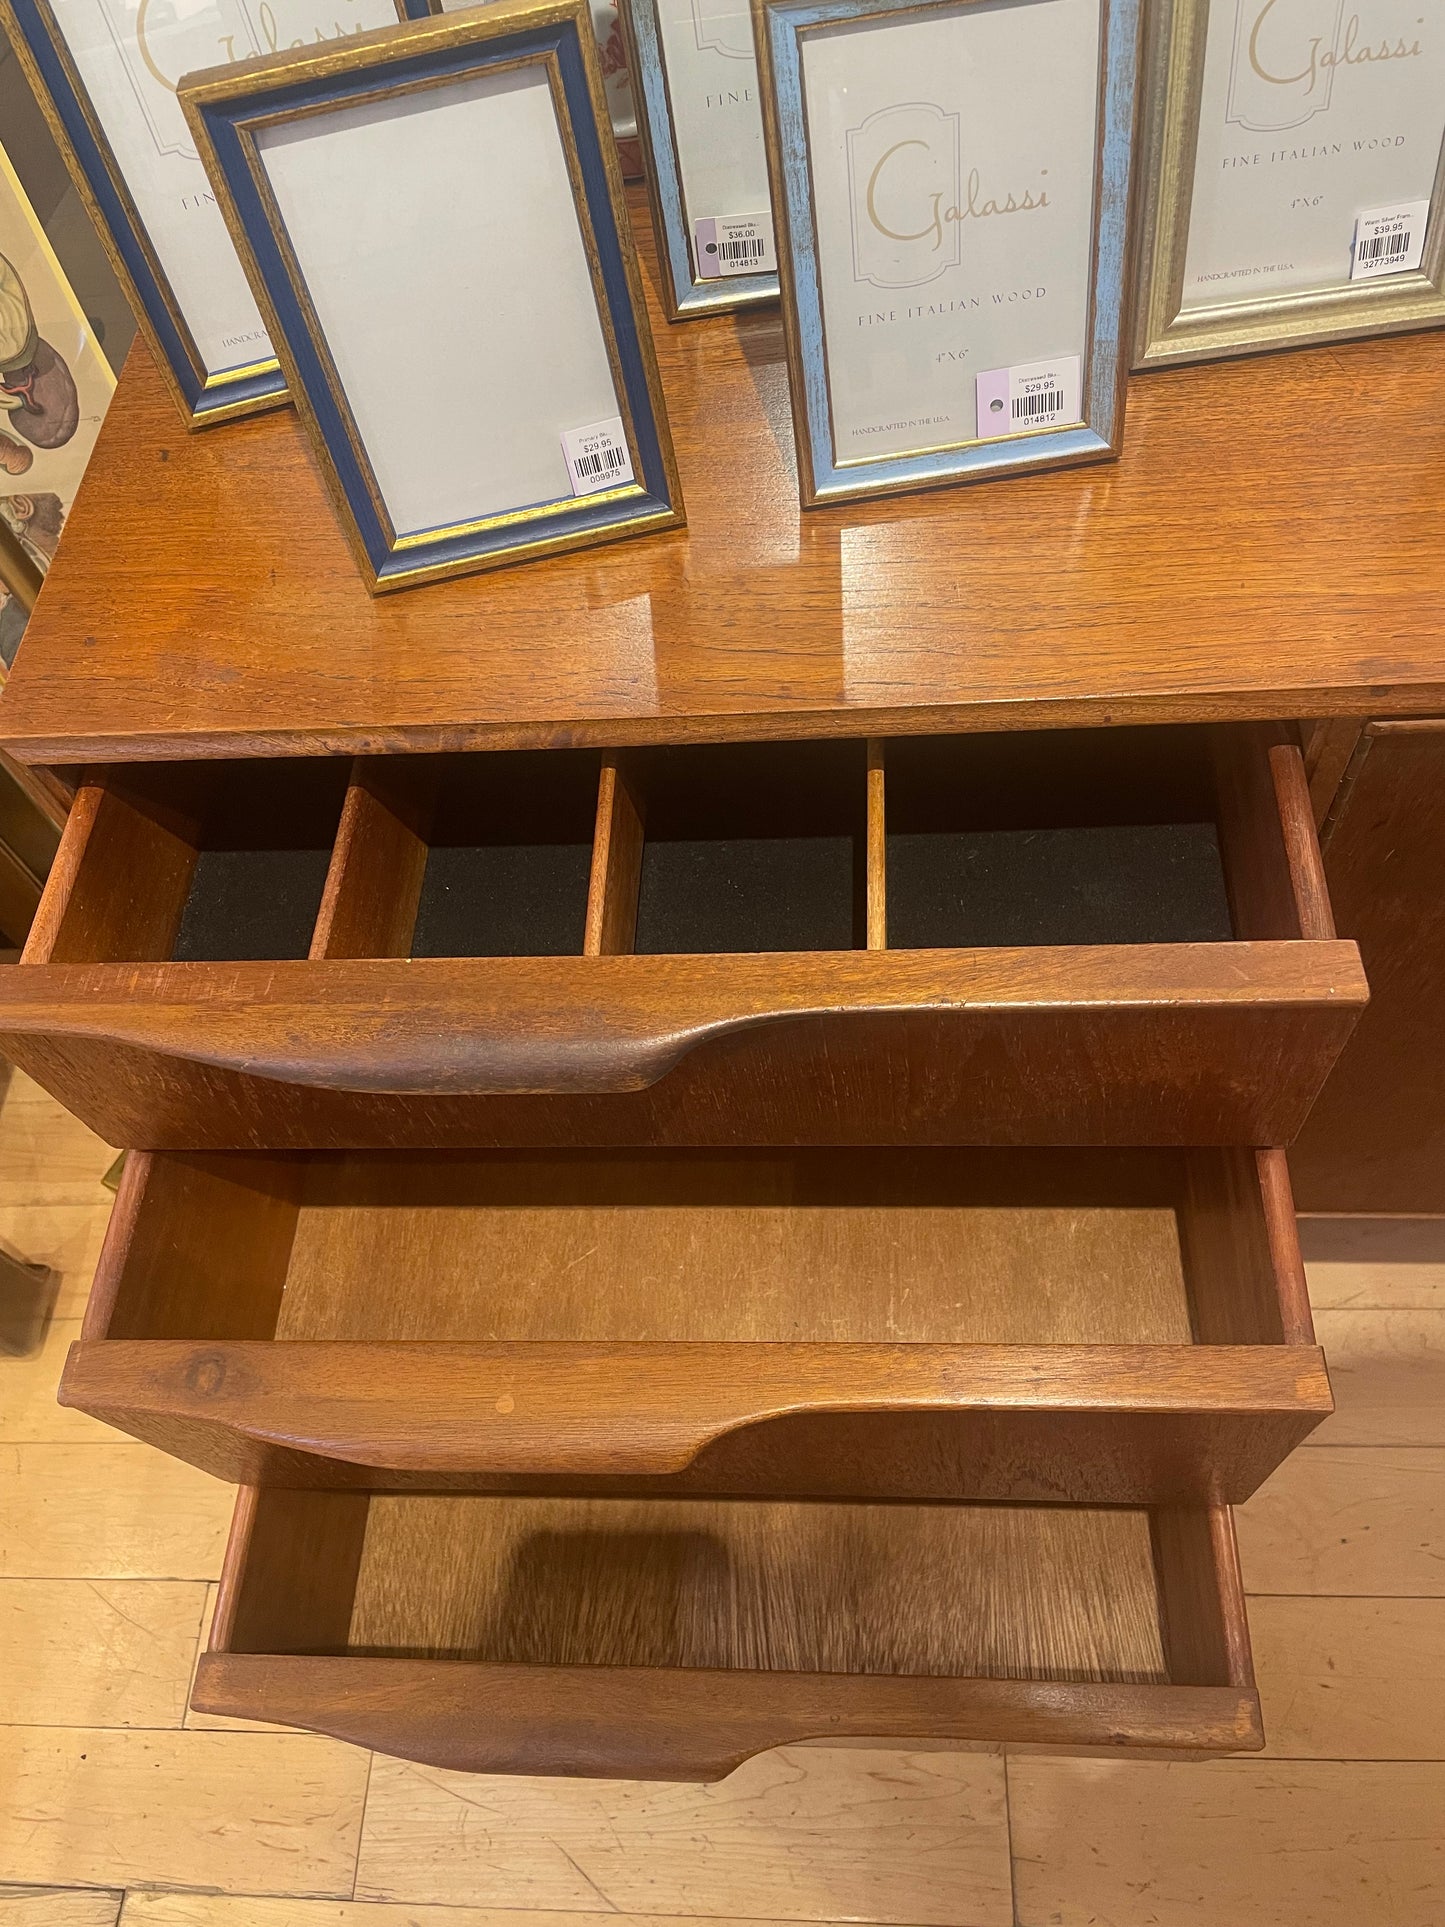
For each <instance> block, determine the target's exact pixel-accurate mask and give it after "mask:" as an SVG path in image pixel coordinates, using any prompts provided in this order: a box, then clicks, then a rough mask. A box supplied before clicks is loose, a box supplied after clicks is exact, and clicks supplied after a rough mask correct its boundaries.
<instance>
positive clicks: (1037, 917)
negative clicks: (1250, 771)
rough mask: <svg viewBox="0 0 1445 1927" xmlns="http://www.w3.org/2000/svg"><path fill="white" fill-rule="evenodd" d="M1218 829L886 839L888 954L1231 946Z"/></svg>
mask: <svg viewBox="0 0 1445 1927" xmlns="http://www.w3.org/2000/svg"><path fill="white" fill-rule="evenodd" d="M1233 934H1234V933H1233V930H1232V928H1231V926H1230V920H1229V902H1228V899H1227V898H1226V896H1225V890H1224V869H1223V866H1222V864H1221V863H1220V859H1219V838H1218V835H1217V834H1216V831H1215V827H1214V825H1213V824H1212V823H1160V824H1123V825H1117V826H1115V827H1113V828H1095V827H1090V828H1084V829H1062V830H976V831H971V832H956V833H953V834H947V833H944V834H938V835H930V834H928V833H926V832H925V833H923V834H917V835H901V836H890V837H889V839H888V947H889V948H890V949H891V950H923V949H935V948H937V949H969V948H974V947H979V948H986V947H988V946H990V945H1003V944H1017V945H1030V944H1069V943H1228V942H1229V940H1230V938H1231V937H1232V936H1233Z"/></svg>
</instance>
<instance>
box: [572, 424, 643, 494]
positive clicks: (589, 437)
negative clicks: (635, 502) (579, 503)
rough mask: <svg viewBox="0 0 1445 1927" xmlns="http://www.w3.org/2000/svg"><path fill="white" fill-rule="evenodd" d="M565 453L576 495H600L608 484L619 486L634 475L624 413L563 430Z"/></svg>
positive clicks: (614, 486) (609, 485)
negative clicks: (585, 425)
mask: <svg viewBox="0 0 1445 1927" xmlns="http://www.w3.org/2000/svg"><path fill="white" fill-rule="evenodd" d="M562 453H563V454H564V455H565V456H566V457H567V473H568V474H569V475H570V476H571V478H572V493H573V494H574V495H596V494H597V493H598V491H599V490H601V489H604V488H616V487H617V486H618V485H619V484H620V483H622V482H630V481H631V480H632V479H633V477H632V457H631V456H630V455H629V454H628V452H627V436H626V434H625V432H624V430H623V427H622V417H621V416H620V415H614V416H613V417H612V419H611V421H607V422H593V423H592V424H591V426H590V427H587V428H566V429H563V431H562Z"/></svg>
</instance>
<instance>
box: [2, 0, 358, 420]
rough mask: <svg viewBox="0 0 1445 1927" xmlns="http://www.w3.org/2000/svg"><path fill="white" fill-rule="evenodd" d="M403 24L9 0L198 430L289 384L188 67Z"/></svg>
mask: <svg viewBox="0 0 1445 1927" xmlns="http://www.w3.org/2000/svg"><path fill="white" fill-rule="evenodd" d="M394 18H395V12H394V8H393V5H392V0H216V4H212V5H207V6H204V7H177V6H174V5H170V4H160V5H157V4H152V0H0V24H3V26H4V29H5V33H6V36H7V37H8V39H9V41H10V43H11V45H12V46H13V47H14V49H15V52H16V54H17V56H18V57H19V60H20V62H21V65H22V67H23V68H24V70H25V73H26V77H27V78H28V80H29V82H30V85H31V88H32V90H33V91H34V93H35V95H36V98H37V99H38V100H39V102H40V104H41V107H42V109H43V110H44V112H45V115H46V118H47V120H48V121H49V123H50V127H51V131H52V133H53V134H54V136H55V140H56V144H57V146H58V147H59V148H60V150H61V152H62V154H63V155H64V156H65V159H66V163H67V165H68V167H69V169H70V172H71V176H72V178H73V179H74V181H75V184H76V188H77V191H78V192H79V194H80V196H81V199H82V200H83V201H84V202H85V204H86V206H87V207H88V209H89V211H90V214H91V217H92V219H93V220H94V221H95V224H96V227H97V229H98V230H99V233H100V236H101V240H102V242H103V243H104V245H105V247H106V250H107V252H108V254H109V256H110V259H111V264H112V266H113V267H114V269H115V272H116V276H117V278H118V279H119V281H120V283H121V285H122V287H123V288H124V289H125V290H126V293H127V295H128V296H129V298H130V302H131V306H132V307H133V308H134V310H135V313H136V319H137V321H138V322H139V324H140V327H141V330H142V332H143V333H144V334H145V336H146V338H147V340H148V342H149V344H150V348H151V351H152V353H153V355H154V356H155V359H156V364H157V366H158V368H159V369H160V372H161V375H162V378H163V379H164V381H165V382H166V385H167V386H168V387H169V389H170V391H171V393H172V395H173V396H174V398H175V401H176V403H177V405H178V406H179V408H180V410H181V413H182V415H183V416H184V417H185V419H186V420H187V422H188V423H190V424H191V425H192V426H193V427H207V426H210V425H211V424H213V423H216V422H222V421H228V420H230V419H232V418H233V417H235V416H237V415H246V414H252V413H254V412H255V411H256V410H258V409H263V408H274V407H276V406H277V405H278V404H279V403H281V402H284V401H285V399H286V384H285V380H284V378H283V376H282V373H281V367H280V363H279V362H278V360H277V357H276V354H275V351H274V349H273V347H272V345H271V342H270V341H269V339H268V338H267V334H266V329H265V326H264V324H263V322H262V320H261V316H260V313H259V312H258V310H257V307H256V303H255V301H254V299H253V298H252V295H251V290H250V288H249V287H248V285H247V282H246V276H245V273H244V271H243V269H242V267H241V264H240V262H239V261H238V260H237V259H236V255H235V250H234V249H233V248H232V246H231V241H230V237H229V236H228V235H227V233H226V225H225V222H224V221H223V220H222V218H221V214H220V211H219V209H218V208H217V207H216V204H215V201H214V198H213V196H212V194H211V190H210V184H209V182H208V181H207V179H206V172H205V169H204V167H203V166H202V165H201V161H200V157H199V155H198V154H197V152H196V149H195V145H194V143H193V141H192V138H191V135H190V132H189V130H188V128H187V126H186V122H185V117H184V115H183V113H182V111H181V107H180V102H179V99H178V88H179V84H180V80H181V77H182V76H183V75H184V74H186V73H187V72H189V71H190V70H191V69H193V68H197V67H209V66H212V65H214V64H215V63H216V62H218V61H222V60H226V61H238V60H242V59H245V58H248V57H250V56H252V55H255V54H260V53H263V52H265V51H266V50H267V49H268V48H274V47H278V46H281V47H289V46H292V45H300V44H302V43H303V42H317V43H325V42H328V41H331V40H333V39H336V38H338V37H345V36H346V35H349V34H353V33H356V32H358V31H360V30H362V29H365V28H370V27H380V26H384V25H385V24H387V23H388V22H389V21H390V20H393V19H394Z"/></svg>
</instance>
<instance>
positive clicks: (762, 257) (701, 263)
mask: <svg viewBox="0 0 1445 1927" xmlns="http://www.w3.org/2000/svg"><path fill="white" fill-rule="evenodd" d="M692 245H693V253H694V255H695V256H696V258H697V278H698V280H699V281H716V280H719V279H720V278H721V277H722V276H724V275H728V274H771V273H773V272H775V271H776V269H777V265H778V256H777V250H776V249H775V247H774V245H773V217H772V215H771V214H719V215H716V216H714V217H712V218H711V219H709V220H706V221H695V222H694V223H693V229H692Z"/></svg>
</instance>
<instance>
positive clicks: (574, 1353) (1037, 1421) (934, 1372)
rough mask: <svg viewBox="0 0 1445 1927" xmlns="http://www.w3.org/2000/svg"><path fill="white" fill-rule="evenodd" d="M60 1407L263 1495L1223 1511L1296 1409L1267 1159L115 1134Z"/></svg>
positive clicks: (1301, 1368) (1278, 1207) (1307, 1401)
mask: <svg viewBox="0 0 1445 1927" xmlns="http://www.w3.org/2000/svg"><path fill="white" fill-rule="evenodd" d="M60 1395H61V1400H62V1402H63V1403H65V1404H68V1405H73V1406H78V1407H80V1408H81V1409H82V1410H84V1411H87V1412H90V1413H92V1414H94V1415H95V1416H96V1417H98V1418H102V1419H106V1420H108V1421H109V1422H110V1423H112V1424H114V1425H117V1426H120V1427H121V1428H123V1429H124V1430H126V1431H128V1432H130V1433H133V1434H134V1435H135V1436H136V1437H138V1438H142V1439H146V1440H149V1441H150V1442H151V1443H153V1444H155V1445H158V1446H161V1447H162V1448H163V1449H164V1450H166V1451H168V1452H171V1453H173V1454H175V1455H176V1456H178V1457H181V1458H185V1459H189V1460H190V1461H191V1462H192V1463H193V1464H196V1465H198V1466H201V1467H203V1468H204V1469H205V1470H207V1471H209V1472H213V1473H216V1474H218V1475H219V1476H220V1477H222V1478H227V1479H233V1480H237V1481H240V1482H247V1483H250V1482H255V1483H262V1484H285V1485H305V1486H316V1487H360V1488H369V1489H372V1490H392V1491H399V1490H406V1489H431V1490H438V1489H449V1490H482V1491H492V1492H502V1491H506V1492H531V1493H547V1492H556V1491H561V1490H565V1491H568V1492H571V1493H574V1494H576V1493H592V1494H619V1495H620V1494H637V1493H651V1494H658V1495H665V1494H672V1493H685V1494H691V1495H697V1496H715V1497H732V1496H765V1495H771V1496H778V1497H787V1498H828V1497H849V1498H878V1499H918V1498H927V1499H935V1498H941V1499H970V1500H1015V1499H1017V1500H1068V1501H1085V1502H1089V1503H1095V1504H1098V1503H1106V1504H1115V1503H1128V1504H1138V1503H1145V1502H1162V1503H1179V1502H1209V1503H1217V1502H1229V1503H1234V1502H1238V1501H1241V1500H1243V1499H1245V1498H1247V1497H1248V1496H1249V1494H1250V1493H1251V1492H1253V1491H1254V1489H1255V1488H1256V1487H1257V1486H1258V1485H1259V1484H1260V1482H1261V1481H1262V1480H1263V1479H1264V1478H1266V1477H1267V1476H1268V1475H1269V1473H1270V1472H1272V1471H1273V1470H1274V1468H1275V1467H1276V1466H1277V1465H1278V1464H1279V1463H1280V1462H1281V1461H1282V1460H1283V1459H1284V1458H1285V1457H1286V1456H1287V1455H1288V1453H1289V1452H1290V1451H1291V1450H1293V1448H1294V1447H1295V1446H1296V1445H1297V1444H1298V1443H1299V1442H1300V1440H1301V1439H1302V1438H1304V1437H1305V1436H1306V1434H1307V1433H1309V1432H1310V1431H1311V1430H1312V1429H1313V1428H1314V1427H1315V1426H1316V1425H1317V1424H1319V1423H1320V1421H1321V1420H1322V1419H1323V1418H1324V1417H1325V1416H1326V1415H1327V1414H1328V1413H1329V1411H1330V1409H1331V1404H1330V1392H1329V1385H1328V1380H1327V1378H1326V1375H1325V1370H1324V1363H1323V1358H1322V1355H1321V1353H1320V1352H1319V1351H1318V1350H1317V1349H1316V1347H1315V1344H1314V1338H1313V1333H1312V1330H1311V1327H1310V1314H1309V1303H1308V1299H1307V1296H1306V1292H1305V1286H1304V1278H1303V1273H1302V1268H1301V1265H1300V1258H1299V1250H1298V1245H1297V1243H1296V1238H1295V1226H1294V1216H1293V1210H1292V1206H1291V1201H1290V1195H1289V1178H1288V1173H1287V1171H1286V1169H1285V1161H1284V1153H1283V1152H1280V1151H1264V1152H1260V1153H1257V1154H1256V1153H1254V1152H1249V1151H1223V1150H1214V1149H1203V1150H1193V1151H1175V1150H1171V1149H1162V1148H1161V1149H1152V1150H1135V1151H1116V1150H1108V1149H1089V1150H1068V1151H1065V1150H1055V1149H1035V1150H1012V1149H1002V1148H988V1149H979V1148H969V1149H951V1148H950V1149H931V1150H923V1151H897V1150H867V1151H838V1150H817V1149H814V1150H804V1151H777V1150H774V1151H751V1152H730V1153H713V1152H700V1151H645V1152H637V1151H632V1152H615V1151H613V1152H590V1153H581V1152H567V1151H562V1152H550V1153H546V1154H536V1153H522V1152H491V1153H472V1154H461V1153H420V1152H408V1153H390V1154H387V1153H377V1152H360V1153H355V1152H354V1153H350V1154H346V1155H342V1154H335V1153H312V1154H308V1155H292V1156H290V1157H284V1158H283V1157H263V1156H260V1155H257V1154H240V1153H224V1154H223V1153H197V1154H192V1155H188V1156H182V1155H178V1154H168V1153H151V1154H149V1155H139V1156H133V1157H132V1159H131V1160H130V1163H129V1165H128V1167H127V1170H126V1174H125V1178H124V1181H123V1184H122V1188H121V1195H120V1197H119V1199H118V1201H117V1205H116V1210H115V1214H114V1217H113V1219H112V1222H111V1227H110V1232H109V1235H108V1238H107V1242H106V1245H105V1249H104V1252H103V1255H102V1258H101V1262H100V1266H99V1268H98V1270H97V1274H96V1281H95V1285H94V1288H93V1290H92V1294H91V1302H90V1306H89V1310H88V1314H87V1318H86V1323H85V1326H84V1329H83V1335H82V1338H81V1340H80V1341H79V1342H78V1343H77V1344H76V1346H75V1347H74V1348H73V1349H72V1352H71V1355H70V1359H69V1362H68V1364H67V1366H66V1370H65V1374H64V1378H63V1380H62V1385H61V1394H60Z"/></svg>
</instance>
